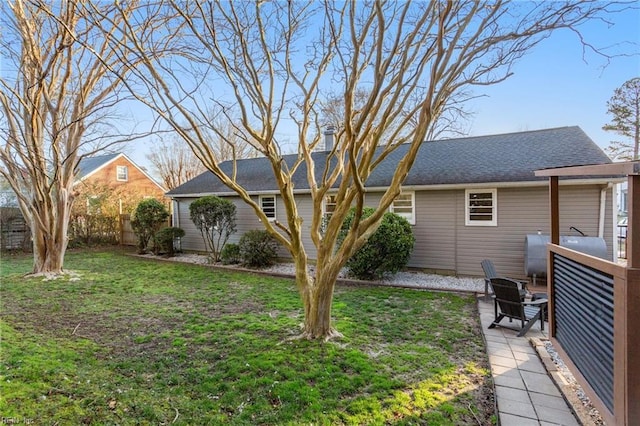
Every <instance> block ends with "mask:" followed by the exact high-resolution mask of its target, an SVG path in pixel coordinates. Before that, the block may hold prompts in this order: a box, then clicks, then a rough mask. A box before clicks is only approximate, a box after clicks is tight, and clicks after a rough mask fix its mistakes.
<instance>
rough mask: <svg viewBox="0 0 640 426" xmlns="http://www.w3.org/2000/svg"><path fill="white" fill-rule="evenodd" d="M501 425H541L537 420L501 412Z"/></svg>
mask: <svg viewBox="0 0 640 426" xmlns="http://www.w3.org/2000/svg"><path fill="white" fill-rule="evenodd" d="M500 426H539V423H538V421H537V420H534V419H527V418H525V417H520V416H514V415H513V414H507V413H500Z"/></svg>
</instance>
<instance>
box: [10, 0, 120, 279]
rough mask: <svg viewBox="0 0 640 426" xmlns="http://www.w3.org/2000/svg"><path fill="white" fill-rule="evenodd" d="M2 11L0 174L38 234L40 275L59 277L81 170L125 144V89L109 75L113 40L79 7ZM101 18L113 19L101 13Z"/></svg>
mask: <svg viewBox="0 0 640 426" xmlns="http://www.w3.org/2000/svg"><path fill="white" fill-rule="evenodd" d="M2 8H3V13H2V16H3V18H2V25H3V36H2V38H1V39H0V40H1V41H0V46H1V47H2V50H3V58H4V62H3V73H2V76H0V90H1V91H0V107H1V111H2V116H1V117H0V123H1V130H0V131H1V132H2V136H3V139H4V140H5V141H6V144H3V146H2V147H1V148H0V160H1V162H2V163H1V166H0V174H2V176H4V178H5V179H6V180H7V181H8V182H9V185H10V186H11V188H12V189H13V191H14V192H15V193H16V195H17V199H18V204H19V207H20V210H21V212H22V214H23V216H24V217H25V220H26V221H27V223H28V224H29V226H30V228H31V233H32V239H33V251H34V265H33V273H53V274H57V273H61V272H62V268H63V262H64V256H65V251H66V247H67V242H68V237H67V230H68V223H69V215H70V211H71V206H72V203H73V199H74V194H73V187H72V186H73V181H74V176H75V174H76V169H77V165H78V162H79V160H80V158H81V157H82V155H88V154H93V153H95V152H97V151H98V150H100V149H103V148H105V147H106V146H108V145H110V144H113V143H115V142H117V141H118V138H117V137H114V136H112V135H117V134H119V132H118V131H117V130H115V127H114V126H111V125H110V123H112V121H111V120H112V119H113V118H114V116H113V115H110V114H112V111H113V110H112V107H113V106H114V105H115V104H116V103H117V102H119V101H120V100H121V99H122V98H121V94H120V92H119V91H118V88H119V87H121V82H120V80H118V79H115V78H113V77H112V76H110V75H109V73H108V70H109V68H110V67H117V68H120V66H119V65H117V63H116V62H114V59H116V58H114V57H113V55H112V53H110V52H109V49H110V45H109V43H108V42H107V39H108V38H109V34H105V33H103V32H102V31H98V30H97V28H96V27H95V26H94V25H92V23H91V22H90V21H89V20H87V19H86V18H87V16H86V14H85V10H83V9H82V8H81V7H79V5H78V2H77V1H75V0H64V1H50V2H45V1H38V0H33V1H23V0H14V1H11V2H3V4H2ZM121 11H122V12H125V11H124V10H121ZM101 12H102V13H105V14H108V10H107V8H105V7H102V6H101ZM116 19H121V18H116ZM110 31H111V32H112V31H113V28H112V29H111V30H110ZM111 35H112V33H111ZM86 44H90V45H91V46H93V49H94V50H95V52H98V53H99V54H100V58H98V57H96V56H95V55H93V54H92V53H91V52H89V51H88V50H87V49H86V48H85V47H84V45H86ZM117 60H119V58H118V59H117ZM121 75H122V73H121Z"/></svg>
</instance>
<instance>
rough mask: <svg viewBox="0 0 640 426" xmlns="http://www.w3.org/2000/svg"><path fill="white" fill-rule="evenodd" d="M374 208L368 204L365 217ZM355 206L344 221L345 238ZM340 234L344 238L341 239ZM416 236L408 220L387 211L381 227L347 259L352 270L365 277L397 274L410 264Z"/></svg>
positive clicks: (358, 275) (363, 215)
mask: <svg viewBox="0 0 640 426" xmlns="http://www.w3.org/2000/svg"><path fill="white" fill-rule="evenodd" d="M374 211H375V210H374V209H372V208H370V207H365V209H364V210H363V212H362V217H363V218H366V217H369V216H371V215H372V214H373V212H374ZM354 214H355V210H354V209H351V211H349V213H348V214H347V217H345V220H344V222H343V224H342V233H343V234H342V238H344V236H345V235H346V232H347V231H348V229H349V227H350V226H351V223H352V222H353V218H354ZM342 238H341V239H342ZM414 243H415V237H414V236H413V231H412V229H411V225H410V224H409V222H408V221H407V220H406V219H405V218H403V217H402V216H399V215H397V214H395V213H390V212H388V213H385V214H384V217H383V218H382V223H381V224H380V227H378V229H377V230H376V231H375V232H374V233H373V234H372V235H371V236H370V237H369V240H368V241H367V242H366V243H365V245H364V246H362V247H361V248H360V249H359V250H358V251H356V252H355V253H354V254H353V255H352V256H351V257H350V258H349V260H348V261H347V264H346V266H347V268H348V269H349V273H350V274H351V275H352V276H354V277H356V278H358V279H363V280H372V279H380V278H382V277H383V276H384V274H387V273H391V274H395V273H396V272H398V271H400V270H401V269H402V268H404V267H405V266H406V265H407V262H409V258H410V257H411V252H412V251H413V245H414Z"/></svg>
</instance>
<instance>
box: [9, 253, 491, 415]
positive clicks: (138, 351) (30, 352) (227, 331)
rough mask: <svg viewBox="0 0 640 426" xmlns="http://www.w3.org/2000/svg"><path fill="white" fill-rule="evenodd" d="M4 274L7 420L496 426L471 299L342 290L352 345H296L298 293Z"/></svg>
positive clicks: (236, 276) (211, 282)
mask: <svg viewBox="0 0 640 426" xmlns="http://www.w3.org/2000/svg"><path fill="white" fill-rule="evenodd" d="M31 261H32V259H31V258H30V257H27V256H18V257H7V256H3V258H2V261H1V273H0V276H1V279H2V285H1V290H0V297H1V304H2V305H1V310H0V312H1V317H0V318H1V321H0V325H1V333H2V334H1V338H2V341H1V344H2V347H1V349H2V352H1V359H0V416H1V417H2V418H3V419H16V420H18V421H22V422H25V421H29V420H31V421H32V422H33V423H32V424H59V425H74V424H96V425H99V424H110V425H111V424H121V425H133V424H136V425H137V424H149V425H159V424H175V425H207V424H211V425H217V424H247V425H254V424H263V425H273V424H278V425H279V424H290V425H297V424H326V425H329V424H331V425H334V424H358V425H360V424H380V425H382V424H407V425H408V424H429V425H441V424H442V425H447V424H451V425H461V424H482V425H486V424H492V423H495V413H494V409H493V395H492V390H491V389H492V385H491V379H490V374H489V369H488V362H487V356H486V353H485V348H484V344H483V341H482V336H481V331H480V329H479V324H478V318H477V316H478V315H477V312H476V305H475V301H474V298H473V297H471V296H461V295H455V294H447V293H435V292H427V291H416V290H402V289H394V288H377V287H338V288H337V289H336V294H335V299H334V306H333V316H334V323H335V325H336V327H337V328H338V330H339V331H340V332H342V333H343V334H344V338H343V339H340V340H338V341H334V342H330V343H320V342H314V341H300V340H295V339H291V338H292V337H294V336H296V334H297V333H299V331H300V328H299V327H300V324H301V322H302V320H303V317H302V309H301V302H300V299H299V297H298V294H297V292H296V289H295V285H294V283H293V281H292V280H288V279H281V278H271V277H265V276H261V275H257V274H245V273H232V272H225V271H219V270H213V269H209V268H207V267H203V266H196V265H186V264H179V263H173V262H158V261H152V260H144V259H138V258H133V257H129V256H126V255H124V254H122V253H118V252H104V251H82V252H80V251H78V252H69V253H68V255H67V260H66V268H67V269H68V270H72V271H74V272H75V273H77V275H72V276H71V277H67V278H65V279H59V280H54V281H43V279H42V278H38V279H36V278H30V279H27V278H24V277H23V275H24V274H25V273H26V272H28V271H29V270H30V268H31Z"/></svg>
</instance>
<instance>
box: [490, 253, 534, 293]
mask: <svg viewBox="0 0 640 426" xmlns="http://www.w3.org/2000/svg"><path fill="white" fill-rule="evenodd" d="M480 265H482V270H483V271H484V300H489V284H490V283H491V278H499V277H501V276H502V275H498V272H496V267H495V266H493V262H492V261H490V260H489V259H485V260H483V261H482V262H480ZM512 280H513V281H515V282H517V283H518V286H519V288H520V293H521V295H522V297H523V298H524V297H525V296H526V295H527V284H528V282H527V281H522V280H514V279H512Z"/></svg>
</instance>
